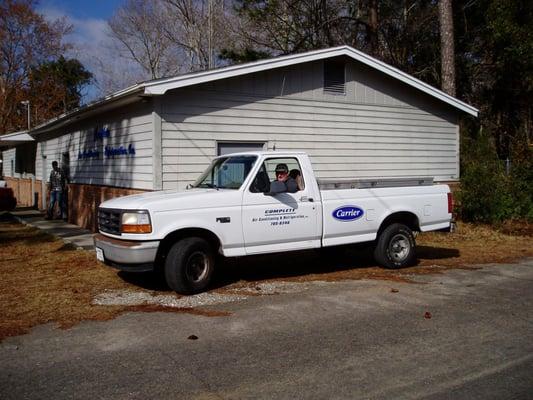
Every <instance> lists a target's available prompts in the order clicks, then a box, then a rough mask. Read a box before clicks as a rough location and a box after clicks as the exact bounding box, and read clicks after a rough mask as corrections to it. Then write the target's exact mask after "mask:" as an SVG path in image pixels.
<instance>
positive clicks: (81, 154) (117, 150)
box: [78, 126, 135, 160]
mask: <svg viewBox="0 0 533 400" xmlns="http://www.w3.org/2000/svg"><path fill="white" fill-rule="evenodd" d="M110 137H111V132H110V130H109V128H107V127H106V126H104V127H102V128H98V127H97V128H95V129H94V134H93V138H94V142H95V143H94V146H95V147H93V148H89V149H83V150H79V151H78V160H89V159H93V160H94V159H99V158H100V156H101V155H103V157H104V158H116V157H127V156H130V157H134V156H135V146H134V145H133V144H132V143H130V144H129V145H128V146H127V147H126V146H125V145H120V146H112V145H106V146H105V147H104V148H103V150H102V151H100V150H99V149H98V147H99V146H98V144H99V143H98V142H103V141H104V139H108V138H110ZM97 146H98V147H97Z"/></svg>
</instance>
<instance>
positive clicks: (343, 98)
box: [0, 46, 478, 228]
mask: <svg viewBox="0 0 533 400" xmlns="http://www.w3.org/2000/svg"><path fill="white" fill-rule="evenodd" d="M477 113H478V111H477V110H476V109H475V108H473V107H471V106H469V105H467V104H465V103H463V102H461V101H459V100H457V99H455V98H453V97H451V96H448V95H446V94H445V93H443V92H441V91H439V90H437V89H435V88H433V87H431V86H429V85H427V84H425V83H423V82H421V81H419V80H417V79H415V78H413V77H411V76H409V75H407V74H405V73H403V72H401V71H399V70H397V69H395V68H393V67H391V66H389V65H387V64H384V63H382V62H380V61H378V60H376V59H373V58H371V57H369V56H368V55H366V54H364V53H362V52H359V51H357V50H355V49H353V48H350V47H347V46H342V47H337V48H331V49H325V50H317V51H312V52H308V53H303V54H297V55H290V56H284V57H278V58H274V59H269V60H261V61H257V62H254V63H248V64H242V65H236V66H230V67H225V68H220V69H216V70H210V71H204V72H198V73H192V74H187V75H182V76H177V77H173V78H167V79H160V80H154V81H149V82H144V83H140V84H136V85H134V86H132V87H129V88H127V89H125V90H122V91H120V92H116V93H114V94H112V95H110V96H108V97H106V98H104V99H102V100H100V101H98V102H95V103H92V104H89V105H87V106H84V107H82V108H80V109H77V110H74V111H72V112H69V113H67V114H64V115H61V116H59V117H58V118H55V119H53V120H50V121H48V122H46V123H44V124H42V125H40V126H37V127H35V128H33V129H32V130H31V131H30V132H24V133H23V134H26V136H27V134H28V133H29V134H30V135H31V137H32V138H33V140H34V142H33V143H31V142H30V143H26V144H24V145H18V146H16V145H15V144H14V142H13V140H12V139H13V137H11V138H10V139H11V141H9V142H7V141H6V143H8V144H9V146H15V147H11V148H7V149H6V150H4V151H3V152H2V159H3V173H4V176H5V179H6V180H7V181H8V185H10V186H13V187H15V186H17V185H19V186H21V185H23V184H24V180H25V179H26V181H28V180H29V181H31V183H32V184H33V186H34V188H38V190H37V189H32V193H38V194H37V196H38V204H39V206H40V207H42V208H45V206H46V196H41V195H40V194H39V193H46V188H45V183H46V181H47V180H48V175H49V173H50V169H51V163H52V161H54V160H57V161H59V162H60V164H61V165H62V166H63V168H64V169H65V170H67V172H68V175H69V182H70V184H69V219H70V220H71V221H72V222H75V223H77V224H79V225H82V226H89V227H92V228H95V220H94V214H95V210H96V208H97V206H98V204H99V203H100V202H101V201H103V200H105V199H107V198H109V197H113V196H119V195H125V194H130V193H136V192H141V191H149V190H183V189H185V187H186V186H187V185H188V184H189V183H192V182H193V181H194V180H195V179H196V178H197V177H198V176H199V175H200V173H201V172H203V170H204V169H205V168H206V167H207V165H208V164H209V163H210V161H211V160H212V159H213V157H215V156H217V155H219V154H225V153H229V152H234V151H243V150H249V149H253V150H257V149H264V150H303V151H306V152H307V153H308V154H309V155H310V157H311V161H312V162H313V166H314V168H315V171H316V174H317V176H318V177H319V178H334V179H343V178H346V179H348V178H372V177H376V178H377V177H386V178H392V177H414V176H417V177H419V176H430V177H434V178H435V180H437V181H446V182H449V181H457V180H458V179H459V176H460V171H459V118H460V117H461V116H463V115H472V116H477ZM3 138H4V139H3ZM2 140H7V139H5V137H0V145H1V144H2ZM30 140H31V139H30ZM21 146H26V147H25V149H26V150H25V152H21V151H17V149H20V148H21ZM32 151H33V152H34V154H33V155H31V154H28V153H31V152H32ZM18 157H28V159H30V160H31V162H19V164H17V158H18ZM17 165H19V168H18V169H17V167H16V166H17ZM27 184H28V183H27ZM15 192H16V191H15ZM19 192H20V190H19ZM20 200H22V199H20ZM31 200H32V201H33V198H32V199H31Z"/></svg>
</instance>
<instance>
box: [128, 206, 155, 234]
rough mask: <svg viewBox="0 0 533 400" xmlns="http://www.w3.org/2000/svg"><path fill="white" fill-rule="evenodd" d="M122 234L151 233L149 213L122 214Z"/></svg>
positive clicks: (132, 212) (131, 212) (133, 212)
mask: <svg viewBox="0 0 533 400" xmlns="http://www.w3.org/2000/svg"><path fill="white" fill-rule="evenodd" d="M121 232H122V233H151V232H152V224H151V222H150V214H148V211H130V212H125V213H122V224H121Z"/></svg>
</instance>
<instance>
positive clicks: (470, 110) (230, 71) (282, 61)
mask: <svg viewBox="0 0 533 400" xmlns="http://www.w3.org/2000/svg"><path fill="white" fill-rule="evenodd" d="M338 56H347V57H350V58H352V59H354V60H356V61H359V62H361V63H363V64H365V65H368V66H370V67H372V68H374V69H377V70H378V71H381V72H383V73H384V74H387V75H389V76H391V77H393V78H395V79H398V80H399V81H402V82H404V83H406V84H407V85H409V86H412V87H414V88H416V89H418V90H421V91H422V92H424V93H427V94H429V95H430V96H433V97H435V98H437V99H438V100H440V101H443V102H445V103H447V104H449V105H451V106H453V107H455V108H457V109H459V110H461V111H464V112H466V113H467V114H470V115H472V116H474V117H477V116H478V110H477V109H476V108H474V107H472V106H470V105H468V104H466V103H464V102H462V101H460V100H458V99H456V98H454V97H452V96H450V95H447V94H446V93H444V92H442V91H440V90H438V89H436V88H434V87H432V86H430V85H428V84H427V83H424V82H422V81H420V80H418V79H416V78H414V77H412V76H410V75H408V74H406V73H405V72H402V71H400V70H399V69H397V68H394V67H392V66H390V65H388V64H385V63H384V62H382V61H379V60H376V59H375V58H373V57H370V56H369V55H367V54H365V53H363V52H361V51H358V50H355V49H354V48H352V47H349V46H341V47H334V48H330V49H324V50H315V51H311V52H307V53H301V54H294V55H289V56H282V57H277V58H274V59H268V60H260V61H256V62H252V63H247V64H241V65H233V66H230V67H225V68H220V69H216V70H211V71H203V72H198V73H192V74H188V75H184V76H177V77H174V78H168V79H161V80H158V81H153V82H146V83H145V84H144V93H145V94H146V95H156V96H157V95H163V94H165V93H166V92H167V91H168V90H172V89H178V88H182V87H187V86H192V85H198V84H201V83H206V82H212V81H216V80H219V79H227V78H232V77H236V76H241V75H245V74H251V73H254V72H261V71H265V70H269V69H274V68H282V67H287V66H291V65H295V64H301V63H306V62H312V61H317V60H323V59H326V58H331V57H338Z"/></svg>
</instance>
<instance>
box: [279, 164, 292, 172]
mask: <svg viewBox="0 0 533 400" xmlns="http://www.w3.org/2000/svg"><path fill="white" fill-rule="evenodd" d="M276 172H285V173H288V172H289V167H287V164H278V165H276Z"/></svg>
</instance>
